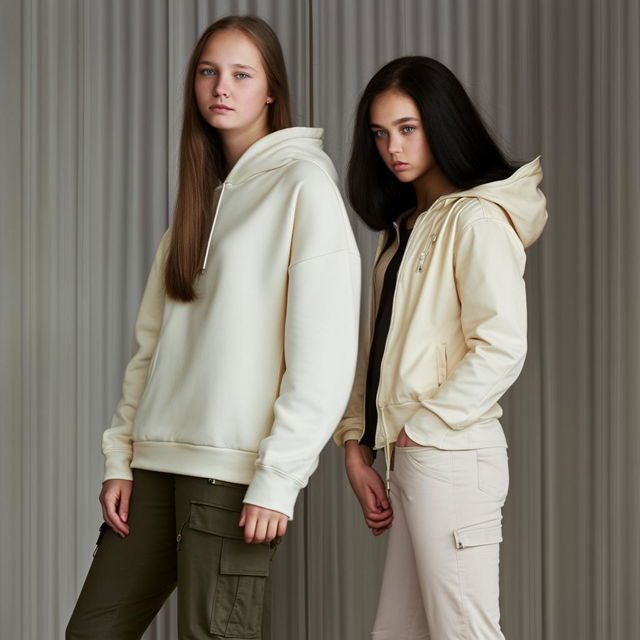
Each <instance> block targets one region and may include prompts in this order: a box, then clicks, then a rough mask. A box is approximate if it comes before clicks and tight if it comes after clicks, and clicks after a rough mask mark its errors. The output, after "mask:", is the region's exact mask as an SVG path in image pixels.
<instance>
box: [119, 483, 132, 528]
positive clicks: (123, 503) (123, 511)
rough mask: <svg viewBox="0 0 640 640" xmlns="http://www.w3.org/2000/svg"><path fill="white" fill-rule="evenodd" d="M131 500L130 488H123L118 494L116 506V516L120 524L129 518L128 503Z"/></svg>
mask: <svg viewBox="0 0 640 640" xmlns="http://www.w3.org/2000/svg"><path fill="white" fill-rule="evenodd" d="M130 500H131V487H129V488H128V489H127V487H123V488H122V491H121V493H120V504H119V506H118V515H119V516H120V520H122V522H126V521H127V518H128V517H129V501H130Z"/></svg>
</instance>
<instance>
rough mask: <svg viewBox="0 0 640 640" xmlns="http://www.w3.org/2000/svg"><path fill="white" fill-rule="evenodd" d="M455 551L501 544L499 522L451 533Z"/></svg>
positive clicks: (461, 528)
mask: <svg viewBox="0 0 640 640" xmlns="http://www.w3.org/2000/svg"><path fill="white" fill-rule="evenodd" d="M453 539H454V540H455V545H456V548H457V549H468V548H469V547H480V546H483V545H487V544H498V543H500V542H502V523H501V521H500V520H489V521H487V522H480V523H478V524H472V525H469V526H466V527H459V528H458V529H455V530H454V532H453Z"/></svg>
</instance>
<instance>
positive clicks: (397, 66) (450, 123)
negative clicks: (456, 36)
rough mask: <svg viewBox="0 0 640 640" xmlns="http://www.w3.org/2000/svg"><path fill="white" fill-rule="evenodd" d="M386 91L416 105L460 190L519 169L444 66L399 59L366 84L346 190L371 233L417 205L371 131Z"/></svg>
mask: <svg viewBox="0 0 640 640" xmlns="http://www.w3.org/2000/svg"><path fill="white" fill-rule="evenodd" d="M387 89H398V90H399V91H402V92H403V93H406V94H407V95H408V96H409V97H410V98H412V99H413V101H414V102H415V104H416V107H417V108H418V111H419V113H420V117H421V119H422V124H423V129H424V131H425V135H426V136H427V142H428V144H429V148H430V149H431V153H432V154H433V157H434V159H435V161H436V163H437V165H438V166H439V167H440V170H441V171H442V172H443V173H444V175H445V176H446V177H447V179H448V180H449V181H450V182H451V183H452V184H453V185H455V186H456V188H457V189H459V190H464V189H469V188H471V187H475V186H477V185H479V184H483V183H485V182H492V181H494V180H504V179H505V178H508V177H509V176H510V175H511V174H512V173H513V172H514V170H515V169H516V168H517V166H516V165H515V164H512V163H511V162H509V161H508V160H507V158H506V157H505V155H504V154H503V152H502V151H501V150H500V149H499V147H498V145H497V144H496V143H495V142H494V140H493V138H492V137H491V135H490V134H489V132H488V131H487V128H486V126H485V125H484V123H483V122H482V118H481V117H480V115H479V114H478V111H477V110H476V108H475V106H474V105H473V102H471V99H470V98H469V96H468V94H467V92H466V91H465V90H464V87H463V86H462V84H460V81H459V80H458V79H457V78H456V77H455V75H454V74H453V73H452V72H451V71H450V70H449V69H447V67H445V66H444V65H443V64H442V63H441V62H438V61H437V60H434V59H433V58H427V57H424V56H410V57H404V58H396V59H395V60H392V61H391V62H389V63H387V64H386V65H385V66H384V67H382V68H381V69H380V70H379V71H378V72H377V73H376V74H375V75H374V76H373V78H371V80H370V81H369V84H367V86H366V88H365V90H364V92H363V94H362V97H361V98H360V103H359V104H358V111H357V114H356V122H355V129H354V133H353V142H352V148H351V159H350V160H349V172H348V176H347V190H348V194H349V201H350V202H351V205H352V206H353V208H354V210H355V211H356V213H357V214H358V215H359V216H360V217H361V218H362V219H363V220H364V222H365V223H366V224H367V225H369V226H370V227H371V228H373V229H386V228H388V227H389V226H390V225H391V224H392V223H393V221H394V220H395V219H396V218H397V217H398V216H399V215H400V214H401V213H402V212H403V211H406V210H407V209H409V208H411V207H415V206H416V195H415V190H414V188H413V185H412V184H411V183H403V182H400V181H399V180H398V179H397V178H396V177H395V176H394V175H393V174H392V173H391V171H389V169H388V168H387V166H386V165H385V163H384V161H383V160H382V158H381V157H380V154H379V153H378V150H377V148H376V144H375V140H374V137H373V134H372V132H371V129H370V122H371V121H370V110H371V103H372V102H373V100H374V99H375V97H376V96H378V95H379V94H381V93H383V92H384V91H386V90H387Z"/></svg>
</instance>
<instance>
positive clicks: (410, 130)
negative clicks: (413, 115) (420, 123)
mask: <svg viewBox="0 0 640 640" xmlns="http://www.w3.org/2000/svg"><path fill="white" fill-rule="evenodd" d="M415 130H416V128H415V127H412V126H410V125H407V126H406V127H402V129H400V131H402V133H411V132H412V131H415Z"/></svg>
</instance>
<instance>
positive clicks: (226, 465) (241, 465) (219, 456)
mask: <svg viewBox="0 0 640 640" xmlns="http://www.w3.org/2000/svg"><path fill="white" fill-rule="evenodd" d="M257 457H258V456H257V454H256V453H254V452H253V451H239V450H237V449H223V448H220V447H212V446H207V445H195V444H185V443H183V442H155V441H150V440H144V441H140V442H134V443H133V459H132V461H131V468H133V469H145V470H147V471H159V472H161V473H176V474H180V475H188V476H194V477H196V478H215V479H216V480H224V481H226V482H235V483H237V484H246V485H248V484H250V483H251V480H252V479H253V476H254V474H255V471H256V469H255V462H256V458H257Z"/></svg>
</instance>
